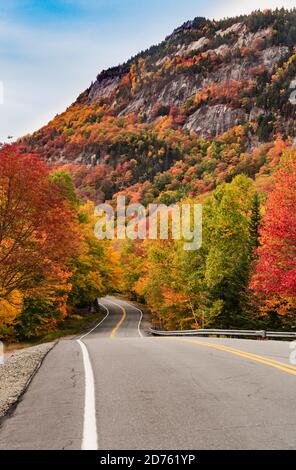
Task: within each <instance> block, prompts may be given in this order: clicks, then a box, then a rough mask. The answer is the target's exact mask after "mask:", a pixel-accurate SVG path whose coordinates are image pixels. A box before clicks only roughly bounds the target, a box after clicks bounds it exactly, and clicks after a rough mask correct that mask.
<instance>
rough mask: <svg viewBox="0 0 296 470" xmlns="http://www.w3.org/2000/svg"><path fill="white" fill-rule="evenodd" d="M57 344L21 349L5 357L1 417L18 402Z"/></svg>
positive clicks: (1, 371) (1, 370)
mask: <svg viewBox="0 0 296 470" xmlns="http://www.w3.org/2000/svg"><path fill="white" fill-rule="evenodd" d="M54 345H55V342H51V343H45V344H40V345H38V346H33V347H31V348H25V349H19V350H16V351H14V352H12V353H9V354H6V355H5V360H4V364H3V365H1V364H0V417H3V416H4V415H5V414H6V413H7V412H8V411H9V409H10V408H11V407H12V406H13V405H14V404H15V403H16V402H17V401H18V399H19V397H20V396H21V395H22V393H23V392H24V391H25V390H26V388H27V386H28V384H29V382H30V381H31V379H32V377H33V376H34V374H35V372H36V371H37V370H38V368H39V366H40V364H41V363H42V360H43V358H44V357H45V356H46V354H47V353H48V352H49V351H50V349H52V348H53V346H54Z"/></svg>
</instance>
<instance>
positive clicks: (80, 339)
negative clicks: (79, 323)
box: [78, 302, 110, 341]
mask: <svg viewBox="0 0 296 470" xmlns="http://www.w3.org/2000/svg"><path fill="white" fill-rule="evenodd" d="M98 304H99V305H100V306H101V307H103V308H104V309H105V310H106V312H107V315H105V316H104V318H103V320H101V321H100V323H98V324H97V325H96V326H95V327H94V328H92V329H91V330H90V331H88V332H87V333H85V335H82V336H81V337H80V338H79V340H78V341H82V340H83V338H85V337H86V336H88V335H90V334H91V333H92V332H93V331H95V330H96V329H97V328H98V327H99V326H100V325H101V324H102V323H103V321H105V320H106V318H107V317H108V315H109V313H110V312H109V309H108V308H107V307H105V305H103V304H101V303H100V302H98Z"/></svg>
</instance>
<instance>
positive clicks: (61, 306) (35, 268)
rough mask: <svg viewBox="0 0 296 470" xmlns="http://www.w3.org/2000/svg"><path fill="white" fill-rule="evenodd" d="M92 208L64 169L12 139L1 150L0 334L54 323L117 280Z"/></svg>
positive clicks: (48, 327)
mask: <svg viewBox="0 0 296 470" xmlns="http://www.w3.org/2000/svg"><path fill="white" fill-rule="evenodd" d="M93 213H94V207H93V206H91V203H89V204H88V206H84V204H83V203H82V202H80V201H79V199H78V198H77V196H76V195H75V190H74V187H73V184H72V182H71V178H70V177H69V176H68V175H67V174H66V173H61V172H59V173H55V174H52V173H51V172H50V168H49V167H48V165H47V164H46V163H44V162H43V161H42V160H41V159H40V158H38V156H36V155H34V154H28V153H25V152H24V151H23V149H22V148H20V147H17V146H15V145H11V146H4V147H3V148H2V149H1V150H0V334H1V331H2V332H5V331H6V330H5V328H6V329H7V326H9V325H13V324H15V325H16V328H17V329H18V331H19V332H20V333H22V334H23V335H24V336H27V337H28V336H31V335H38V334H40V333H41V332H42V331H48V330H52V329H55V328H56V327H57V325H58V323H59V321H62V320H63V319H64V318H65V317H66V316H67V315H68V314H69V312H70V311H71V307H72V306H73V307H74V306H75V305H78V304H79V305H81V304H82V305H87V304H90V303H91V302H93V301H94V299H95V298H96V296H98V295H100V294H104V293H105V292H106V291H107V290H108V289H109V288H110V287H111V285H112V286H113V287H115V286H116V282H117V280H118V275H117V274H116V269H117V268H116V265H117V259H116V257H115V255H113V254H112V249H111V247H107V246H105V245H103V244H102V245H100V244H99V242H98V241H97V240H96V239H95V236H94V234H93V226H94V222H93V220H92V217H93V215H92V214H93ZM78 268H81V269H80V273H79V277H78V276H77V274H76V271H77V270H78ZM82 268H83V269H82ZM72 292H75V293H76V294H78V297H79V298H77V297H76V295H74V296H73V294H72Z"/></svg>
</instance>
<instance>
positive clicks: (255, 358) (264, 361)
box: [174, 338, 296, 375]
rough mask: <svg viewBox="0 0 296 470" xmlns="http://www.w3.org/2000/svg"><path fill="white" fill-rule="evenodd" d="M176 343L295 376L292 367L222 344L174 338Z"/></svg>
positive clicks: (295, 371)
mask: <svg viewBox="0 0 296 470" xmlns="http://www.w3.org/2000/svg"><path fill="white" fill-rule="evenodd" d="M174 339H176V340H177V341H183V342H188V343H193V344H198V345H201V346H205V347H208V348H212V349H217V350H219V351H224V352H228V353H229V354H234V355H236V356H241V357H244V358H246V359H250V360H252V361H255V362H260V363H261V364H265V365H267V366H270V367H274V368H275V369H279V370H281V371H283V372H287V373H288V374H292V375H296V368H295V367H293V366H290V365H289V364H285V363H284V362H278V361H275V360H273V359H269V358H268V357H265V356H259V355H257V354H253V353H248V352H245V351H242V350H240V349H235V348H230V347H228V346H224V345H222V344H214V343H209V342H207V341H198V340H192V339H184V338H182V339H181V338H174Z"/></svg>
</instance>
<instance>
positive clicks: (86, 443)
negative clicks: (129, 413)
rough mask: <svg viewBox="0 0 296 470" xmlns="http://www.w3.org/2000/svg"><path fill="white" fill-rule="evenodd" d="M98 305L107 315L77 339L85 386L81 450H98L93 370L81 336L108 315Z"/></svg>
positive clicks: (83, 336)
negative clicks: (80, 352)
mask: <svg viewBox="0 0 296 470" xmlns="http://www.w3.org/2000/svg"><path fill="white" fill-rule="evenodd" d="M98 304H99V305H101V306H102V307H104V308H105V310H106V311H107V315H106V316H105V317H104V318H103V320H101V321H100V323H98V324H97V325H96V326H95V327H94V328H92V329H91V330H90V331H89V332H88V333H86V334H85V335H82V336H81V337H80V338H79V339H77V340H76V341H77V343H78V344H79V346H80V348H81V351H82V359H83V366H84V377H85V379H84V380H85V386H84V390H85V392H84V417H83V438H82V444H81V450H98V433H97V419H96V398H95V380H94V372H93V368H92V365H91V361H90V357H89V353H88V350H87V347H86V345H85V344H84V343H83V341H82V340H83V338H85V337H86V336H88V335H89V334H90V333H92V332H93V331H94V330H95V329H96V328H98V327H99V326H100V325H101V324H102V323H103V321H104V320H105V319H106V318H107V317H108V315H109V313H110V312H109V310H108V308H107V307H105V305H103V304H100V303H99V302H98Z"/></svg>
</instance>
